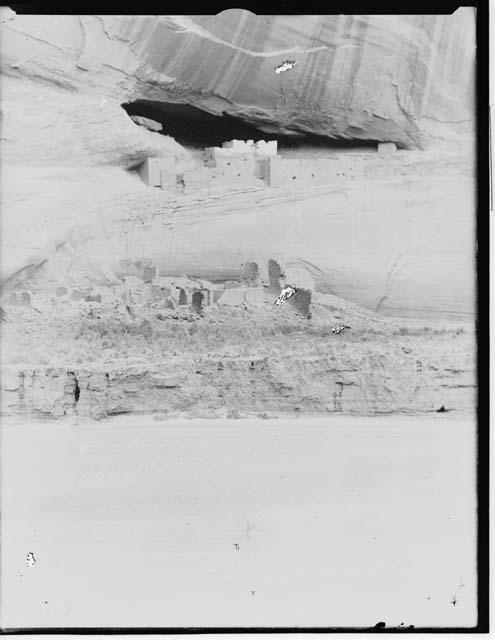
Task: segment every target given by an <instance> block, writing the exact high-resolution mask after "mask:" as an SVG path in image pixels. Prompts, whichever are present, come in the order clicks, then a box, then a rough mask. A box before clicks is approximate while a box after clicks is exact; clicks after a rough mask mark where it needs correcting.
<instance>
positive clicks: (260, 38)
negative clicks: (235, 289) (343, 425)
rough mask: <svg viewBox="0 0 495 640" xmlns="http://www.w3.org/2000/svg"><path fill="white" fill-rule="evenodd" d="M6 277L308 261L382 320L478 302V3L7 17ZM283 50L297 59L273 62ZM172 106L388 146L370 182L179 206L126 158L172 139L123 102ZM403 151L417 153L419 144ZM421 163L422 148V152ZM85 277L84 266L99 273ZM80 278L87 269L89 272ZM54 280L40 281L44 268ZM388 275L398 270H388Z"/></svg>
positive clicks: (305, 264) (172, 144)
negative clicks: (398, 10) (311, 12)
mask: <svg viewBox="0 0 495 640" xmlns="http://www.w3.org/2000/svg"><path fill="white" fill-rule="evenodd" d="M1 22H2V24H1V27H0V28H1V30H2V34H1V54H2V55H1V65H2V66H1V69H2V132H1V137H2V141H1V144H2V165H1V171H2V176H1V177H2V203H1V204H2V236H3V251H2V256H1V261H2V278H3V280H5V279H8V278H10V277H12V276H15V278H14V280H13V283H14V285H15V284H16V283H18V282H22V279H23V278H24V277H25V276H26V275H28V276H29V277H31V276H32V274H33V270H34V271H35V270H36V269H37V268H39V267H43V269H44V270H45V271H46V273H44V274H43V277H45V278H46V277H48V276H49V277H50V278H51V279H52V280H55V281H57V280H60V281H65V280H67V279H68V278H72V277H75V278H76V279H77V278H79V279H81V280H87V278H88V277H89V278H90V279H93V281H94V280H95V278H96V280H99V281H101V277H100V275H99V274H100V273H101V271H102V270H103V273H104V274H106V275H105V276H104V278H103V279H105V278H107V279H108V277H110V278H112V277H113V276H112V273H113V271H114V270H115V268H116V265H118V263H119V262H120V261H121V260H122V259H129V258H130V259H134V258H150V259H153V260H155V261H156V262H157V263H158V264H160V265H161V267H162V268H163V271H164V273H165V274H166V273H175V274H176V273H180V272H182V273H192V274H201V275H203V276H204V277H229V276H236V275H237V274H238V273H239V271H240V269H241V268H242V263H243V262H245V261H246V260H254V259H257V260H260V261H266V260H267V259H268V258H270V257H274V258H277V259H280V260H282V261H284V263H286V264H294V265H296V266H299V267H301V268H306V269H308V270H309V271H310V272H311V276H312V277H313V278H314V279H315V281H316V286H317V289H318V290H320V291H326V292H332V293H335V294H337V295H339V296H341V297H344V298H346V299H349V300H352V301H354V302H357V303H360V304H363V305H365V306H367V307H369V308H371V309H375V308H376V307H377V305H378V304H379V303H380V301H381V300H382V299H383V298H384V296H385V299H384V301H383V302H382V303H381V306H380V311H381V312H386V313H391V314H401V313H409V312H411V311H412V313H413V314H416V315H418V314H419V315H421V314H423V313H425V312H432V313H437V314H447V313H455V312H462V313H467V314H469V313H472V311H473V292H474V285H473V282H474V230H473V229H474V207H475V199H474V182H473V179H472V173H473V167H474V162H473V159H472V156H471V155H470V153H471V151H472V128H473V82H474V74H473V64H474V51H475V38H474V12H473V11H472V10H471V9H469V8H468V9H461V10H458V11H457V12H456V13H455V14H453V15H452V16H422V17H421V16H371V17H369V16H368V17H367V16H333V17H332V16H327V17H322V16H320V17H318V16H316V17H315V16H302V17H300V16H299V17H297V16H294V17H290V16H286V17H283V16H279V17H270V16H258V17H256V16H253V15H251V14H249V13H247V12H239V11H227V12H223V13H222V14H220V15H219V16H187V17H184V16H182V17H181V16H172V17H156V16H144V17H136V16H133V17H125V16H122V17H119V16H104V17H102V16H20V15H19V16H16V15H15V14H14V13H13V12H9V11H8V10H5V11H4V12H3V13H2V18H1ZM284 60H292V61H295V65H293V66H292V67H291V68H289V69H287V70H285V71H283V72H281V73H276V72H275V70H276V68H277V67H279V66H280V64H281V63H283V61H284ZM136 100H149V101H154V102H157V103H158V104H160V103H170V102H174V103H182V104H185V105H191V106H194V107H198V108H200V109H202V110H205V111H208V112H210V113H212V114H217V115H220V114H223V113H226V114H228V115H230V116H232V117H235V118H237V119H240V120H242V121H243V122H247V123H249V124H252V125H255V126H257V127H259V128H261V129H262V130H264V131H267V132H270V133H268V134H267V137H277V136H278V135H280V134H288V133H290V134H298V135H301V134H304V133H309V134H317V135H321V136H327V137H328V136H330V137H332V138H336V139H340V140H346V139H347V140H354V141H366V140H375V141H377V140H378V141H379V140H384V141H395V142H396V143H397V144H398V145H399V146H402V147H407V148H413V147H418V146H419V147H424V148H428V150H425V151H409V150H407V151H406V150H404V151H402V152H400V153H398V154H396V156H395V157H394V158H393V159H391V160H385V159H384V160H383V172H382V174H381V175H376V176H375V177H374V178H373V179H371V180H367V181H365V182H362V183H361V182H359V181H358V180H354V181H353V180H351V179H349V180H347V179H345V180H342V181H341V182H339V183H338V184H332V185H329V188H328V189H326V190H325V189H322V190H320V191H318V190H310V189H308V190H306V191H304V190H301V191H297V189H294V188H293V187H292V186H290V188H287V189H285V190H284V189H280V190H279V191H278V192H271V193H268V192H266V193H265V192H260V191H256V190H249V189H248V190H244V191H242V190H241V191H239V192H238V193H237V194H236V195H235V196H233V195H232V194H226V193H224V194H221V193H217V192H210V193H207V194H204V193H203V194H198V195H197V197H194V196H191V197H186V198H183V199H182V200H181V199H180V198H179V199H178V198H173V197H171V196H170V194H167V193H166V192H163V191H159V190H155V191H153V190H152V189H150V188H146V187H145V186H144V185H143V184H142V183H141V182H140V180H139V179H138V178H137V176H136V174H135V173H134V172H132V171H125V169H132V168H133V167H135V166H136V165H137V164H139V162H141V161H142V160H143V159H144V158H146V157H148V156H175V157H176V158H177V159H178V162H179V165H180V166H182V167H183V168H185V169H187V168H188V167H191V166H192V164H194V162H193V158H192V157H191V155H190V153H189V152H188V150H186V149H185V148H184V147H183V146H181V145H180V144H178V143H177V141H176V140H174V139H173V138H172V137H169V136H165V135H161V134H159V133H156V132H154V131H150V130H148V129H147V128H145V127H142V126H139V125H138V124H136V123H135V122H134V121H133V120H132V119H131V118H130V117H129V116H128V115H127V114H126V113H125V111H124V110H123V109H122V108H121V104H123V103H128V102H132V101H136ZM415 154H416V155H415ZM418 154H419V155H418ZM95 271H96V276H95V275H94V272H95ZM88 272H89V276H88ZM47 274H48V275H47ZM392 276H393V277H392Z"/></svg>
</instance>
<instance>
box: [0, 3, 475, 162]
mask: <svg viewBox="0 0 495 640" xmlns="http://www.w3.org/2000/svg"><path fill="white" fill-rule="evenodd" d="M474 29H475V25H474V10H472V9H470V8H463V9H460V10H458V11H457V12H456V13H455V14H453V15H451V16H343V15H342V16H275V17H274V16H254V15H253V14H251V13H249V12H246V11H240V10H231V11H225V12H222V13H221V14H220V15H218V16H167V17H156V16H144V17H141V18H139V17H136V16H130V17H125V16H123V17H119V16H83V17H79V16H17V17H13V16H12V15H6V17H5V18H4V25H3V33H2V64H3V73H6V74H8V75H9V76H15V77H20V78H24V79H25V80H26V79H30V80H35V81H36V82H37V83H40V82H41V83H44V84H46V83H49V84H50V85H51V86H53V87H55V88H57V89H58V90H59V92H61V93H60V96H61V108H62V118H61V120H62V122H61V121H60V118H59V119H58V121H59V122H58V125H60V126H63V127H66V126H67V124H66V118H67V116H68V115H69V112H68V110H66V109H64V108H63V104H62V103H63V102H64V99H63V98H69V97H72V98H74V97H75V96H81V94H84V96H85V99H84V100H83V101H82V102H83V103H85V104H86V106H87V107H89V109H88V111H87V113H84V111H81V112H80V113H78V114H74V116H73V117H75V118H76V119H79V120H80V124H81V128H82V129H83V130H84V129H85V127H86V120H89V124H91V121H92V118H91V117H89V118H88V116H89V114H90V113H91V112H93V113H94V105H91V101H90V96H93V97H95V96H100V100H101V98H103V97H104V98H105V99H106V100H107V101H109V102H110V105H112V104H113V105H115V104H120V103H123V102H126V101H130V100H136V99H148V100H155V101H164V102H167V101H171V102H182V103H185V104H189V105H194V106H197V107H199V108H201V109H204V110H206V111H209V112H211V113H215V114H222V113H223V112H225V113H227V114H230V115H233V116H236V117H238V118H240V119H242V120H244V121H247V122H250V123H252V124H255V125H257V126H259V127H261V128H262V129H264V130H266V131H270V132H273V133H278V134H280V133H284V132H285V133H301V132H303V133H304V132H305V133H316V134H321V135H324V136H331V137H334V138H343V139H345V138H347V139H353V140H356V139H361V140H385V141H387V140H391V141H394V142H396V143H398V144H399V145H400V146H403V147H415V146H425V145H428V144H429V143H431V141H432V140H433V139H435V138H450V137H452V136H454V137H456V136H458V135H459V132H463V131H464V130H466V131H468V130H469V123H470V122H472V120H473V98H474V95H473V94H474V91H473V89H474V84H473V83H474V55H475V35H474V33H475V32H474ZM286 59H291V60H293V61H295V63H296V64H295V65H294V66H293V67H292V68H290V69H287V70H286V71H284V72H281V73H279V74H276V73H275V69H276V68H277V67H278V66H279V65H280V64H281V63H283V61H284V60H286ZM25 84H26V83H25ZM34 106H37V103H36V102H34V104H33V107H34ZM40 106H41V105H40ZM91 107H93V108H91ZM70 111H72V107H71V109H70ZM103 113H105V112H104V111H102V112H100V118H99V119H101V117H102V114H103ZM113 118H114V114H112V113H108V114H107V115H106V121H107V123H108V125H111V124H113V128H114V129H117V128H118V127H119V124H118V121H115V120H113ZM70 120H72V119H71V118H70ZM43 124H44V125H45V124H46V122H44V123H43ZM53 124H54V123H52V126H53ZM24 126H25V127H27V128H28V129H29V122H25V123H24ZM56 129H57V126H54V130H56ZM63 151H64V150H62V149H60V155H61V157H62V156H64V155H65V154H64V153H63Z"/></svg>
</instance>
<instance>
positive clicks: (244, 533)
mask: <svg viewBox="0 0 495 640" xmlns="http://www.w3.org/2000/svg"><path fill="white" fill-rule="evenodd" d="M1 462H2V478H1V479H2V489H1V491H2V493H1V509H2V530H1V534H2V549H1V551H2V558H1V560H2V575H1V577H2V585H1V586H2V601H1V604H2V626H4V627H5V626H7V627H15V626H79V625H82V626H232V625H234V626H356V625H362V626H373V625H375V624H376V623H377V622H378V621H384V622H386V624H387V626H390V625H397V626H398V625H401V624H402V623H403V624H404V625H405V626H407V625H410V624H414V625H415V626H416V627H418V626H437V625H441V626H459V625H461V626H464V625H466V626H469V625H474V624H475V623H476V606H475V599H476V573H475V504H476V502H475V425H474V421H472V420H470V419H466V418H458V419H453V418H451V417H450V416H434V417H433V418H428V419H425V418H397V417H387V418H325V419H323V418H321V419H319V418H318V419H315V418H313V419H307V418H299V419H293V420H281V419H280V420H270V421H266V420H265V421H263V420H255V419H253V420H247V419H246V420H238V421H233V420H231V421H228V420H225V421H207V420H190V421H185V420H183V421H167V422H158V421H154V420H153V419H152V418H136V417H133V418H124V417H121V418H118V419H115V420H113V421H109V422H105V423H85V424H83V423H80V424H78V425H76V424H71V423H68V422H67V423H40V422H39V423H29V424H28V423H24V424H22V423H21V422H18V423H17V424H16V423H14V422H12V423H9V424H4V425H3V426H2V460H1ZM30 554H32V555H30Z"/></svg>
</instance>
